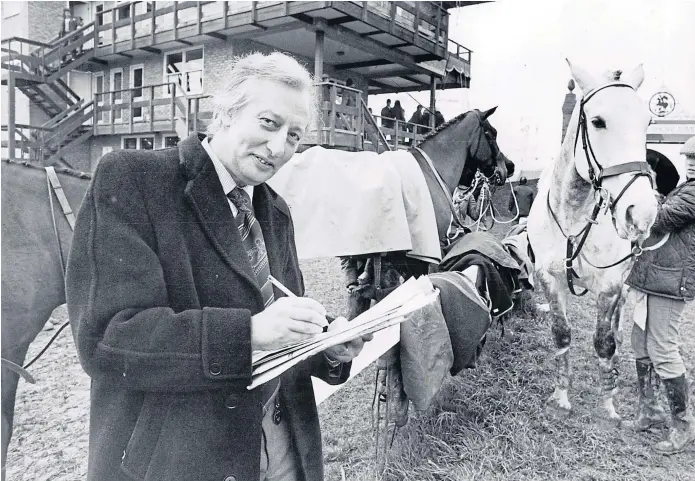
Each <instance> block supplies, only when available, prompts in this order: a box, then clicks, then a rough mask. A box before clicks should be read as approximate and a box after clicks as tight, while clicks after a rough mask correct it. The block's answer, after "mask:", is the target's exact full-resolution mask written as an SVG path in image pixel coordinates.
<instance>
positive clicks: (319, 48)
mask: <svg viewBox="0 0 695 481" xmlns="http://www.w3.org/2000/svg"><path fill="white" fill-rule="evenodd" d="M324 36H325V33H324V31H323V30H316V46H315V47H316V48H315V49H314V83H315V84H316V96H317V98H318V99H319V111H318V113H317V116H316V145H321V144H322V143H323V133H322V128H323V110H322V107H323V86H322V85H319V84H320V83H321V81H322V79H323V52H324Z"/></svg>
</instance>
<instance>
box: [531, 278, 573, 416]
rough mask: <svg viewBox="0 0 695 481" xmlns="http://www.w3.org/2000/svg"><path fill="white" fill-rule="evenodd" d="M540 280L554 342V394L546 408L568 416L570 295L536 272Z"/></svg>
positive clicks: (557, 284) (570, 371) (570, 338)
mask: <svg viewBox="0 0 695 481" xmlns="http://www.w3.org/2000/svg"><path fill="white" fill-rule="evenodd" d="M536 272H537V275H536V277H537V279H538V281H539V283H540V285H541V287H542V288H543V291H544V292H545V296H546V298H547V299H548V303H549V304H550V315H551V316H552V320H553V325H552V329H551V330H552V333H553V340H554V341H555V348H556V351H555V390H554V391H553V394H552V395H551V396H550V398H549V399H548V401H547V408H548V410H549V411H551V412H553V413H554V414H559V415H563V416H564V415H566V414H568V413H569V411H570V410H571V409H572V404H571V403H570V401H569V397H568V391H569V387H570V383H571V380H572V370H571V364H570V344H571V342H572V330H571V328H570V326H569V322H568V321H567V291H566V290H565V289H563V288H562V287H561V286H560V284H559V282H558V281H557V280H556V279H555V278H554V277H552V276H551V275H550V274H548V273H547V272H545V271H540V270H539V271H536Z"/></svg>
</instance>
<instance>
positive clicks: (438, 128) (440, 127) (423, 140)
mask: <svg viewBox="0 0 695 481" xmlns="http://www.w3.org/2000/svg"><path fill="white" fill-rule="evenodd" d="M467 113H468V112H464V113H462V114H459V115H457V116H456V117H454V118H453V119H451V120H447V121H446V122H444V123H443V124H442V125H440V126H439V127H437V128H436V129H434V130H433V131H431V132H429V133H428V134H427V135H425V136H424V137H423V138H422V140H421V141H420V143H422V142H425V141H426V140H430V139H431V138H433V137H435V136H436V135H437V134H438V133H439V132H441V131H442V130H444V129H446V128H447V127H449V126H450V125H452V124H455V123H456V122H458V121H459V120H461V119H463V118H464V117H465V116H466V114H467Z"/></svg>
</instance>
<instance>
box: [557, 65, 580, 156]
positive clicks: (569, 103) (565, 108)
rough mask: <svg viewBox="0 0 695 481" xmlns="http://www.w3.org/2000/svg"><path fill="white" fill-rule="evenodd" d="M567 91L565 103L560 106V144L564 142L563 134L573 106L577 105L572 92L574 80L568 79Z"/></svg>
mask: <svg viewBox="0 0 695 481" xmlns="http://www.w3.org/2000/svg"><path fill="white" fill-rule="evenodd" d="M567 89H568V90H569V92H567V94H566V95H565V101H564V102H563V104H562V139H561V140H560V143H562V142H564V141H565V132H567V126H568V125H569V123H570V118H572V112H573V111H574V106H575V105H576V103H577V96H576V95H575V94H574V93H573V92H572V91H573V90H574V79H570V80H569V82H567Z"/></svg>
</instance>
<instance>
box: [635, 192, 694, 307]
mask: <svg viewBox="0 0 695 481" xmlns="http://www.w3.org/2000/svg"><path fill="white" fill-rule="evenodd" d="M667 232H669V233H670V234H671V235H670V237H669V239H668V241H666V243H665V244H664V245H663V246H662V247H661V248H659V249H655V250H653V251H647V252H644V253H643V254H642V255H641V256H640V257H638V258H637V260H636V261H635V265H634V266H633V268H632V271H630V275H629V276H628V278H627V281H626V283H627V284H628V285H629V286H632V287H634V288H637V289H639V290H641V291H644V292H647V293H649V294H657V295H661V296H665V297H670V298H673V299H681V300H686V301H687V300H692V299H695V180H689V181H687V182H685V183H683V184H681V185H679V186H678V187H676V188H675V189H674V190H673V191H672V192H671V193H670V194H669V195H668V197H666V199H665V200H664V203H663V204H662V205H661V207H660V208H659V212H658V214H657V216H656V220H655V221H654V225H653V226H652V237H657V238H661V237H662V236H663V235H664V234H665V233H667Z"/></svg>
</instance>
